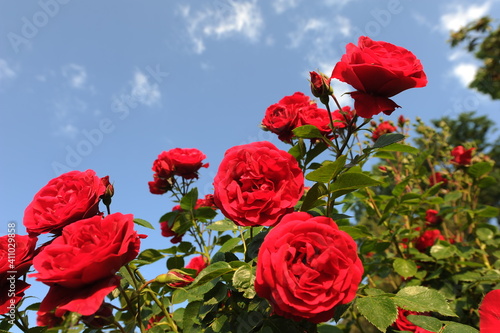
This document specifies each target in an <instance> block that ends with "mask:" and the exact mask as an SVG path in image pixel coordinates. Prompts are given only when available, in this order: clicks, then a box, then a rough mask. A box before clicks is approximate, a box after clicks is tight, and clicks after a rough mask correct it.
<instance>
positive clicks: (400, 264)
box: [392, 258, 417, 279]
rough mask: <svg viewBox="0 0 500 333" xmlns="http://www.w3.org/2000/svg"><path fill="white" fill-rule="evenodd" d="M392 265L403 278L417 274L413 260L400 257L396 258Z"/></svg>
mask: <svg viewBox="0 0 500 333" xmlns="http://www.w3.org/2000/svg"><path fill="white" fill-rule="evenodd" d="M392 267H394V270H395V271H396V273H398V274H399V275H401V276H402V277H404V278H405V279H407V278H409V277H412V276H415V274H417V265H416V264H415V262H413V260H405V259H402V258H396V260H394V262H393V263H392Z"/></svg>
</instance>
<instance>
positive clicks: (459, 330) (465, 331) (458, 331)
mask: <svg viewBox="0 0 500 333" xmlns="http://www.w3.org/2000/svg"><path fill="white" fill-rule="evenodd" d="M443 323H444V324H445V325H446V326H445V327H444V329H443V331H442V332H441V333H479V331H478V330H477V329H475V328H473V327H471V326H467V325H463V324H460V323H456V322H453V321H443ZM484 333H486V332H484Z"/></svg>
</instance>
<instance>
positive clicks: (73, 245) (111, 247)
mask: <svg viewBox="0 0 500 333" xmlns="http://www.w3.org/2000/svg"><path fill="white" fill-rule="evenodd" d="M133 219H134V218H133V216H132V215H131V214H127V215H123V214H121V213H115V214H111V215H108V216H106V217H104V218H103V217H101V216H94V217H92V218H89V219H84V220H81V221H78V222H75V223H73V224H70V225H68V226H66V227H65V228H64V229H63V231H62V234H61V236H59V237H57V238H56V239H54V241H53V242H52V243H50V244H49V245H47V246H46V247H45V248H43V250H42V251H41V252H40V253H39V254H38V255H37V256H36V257H35V259H34V260H33V266H34V267H35V269H36V270H37V273H35V274H31V275H30V277H35V278H36V279H37V280H38V281H41V282H43V283H45V284H47V285H48V286H50V290H49V292H48V293H47V295H46V296H45V298H44V299H43V301H42V303H41V305H40V310H39V316H42V317H43V315H44V314H45V313H47V312H51V311H52V310H55V315H56V316H58V317H60V316H62V315H63V314H64V313H65V312H66V311H72V312H77V313H80V314H81V315H84V316H89V315H92V314H94V313H95V312H96V311H97V310H98V309H99V307H100V306H101V304H102V302H103V300H104V297H106V295H107V294H109V293H110V292H111V291H113V290H114V289H115V288H116V287H117V286H118V285H119V283H120V281H119V280H120V279H119V277H118V276H117V275H115V273H116V272H117V271H118V270H119V269H120V267H122V266H123V265H124V264H126V263H128V262H129V261H131V260H132V259H134V258H135V257H136V256H137V254H138V252H139V246H140V238H143V237H145V236H142V235H138V234H137V232H136V231H134V221H133Z"/></svg>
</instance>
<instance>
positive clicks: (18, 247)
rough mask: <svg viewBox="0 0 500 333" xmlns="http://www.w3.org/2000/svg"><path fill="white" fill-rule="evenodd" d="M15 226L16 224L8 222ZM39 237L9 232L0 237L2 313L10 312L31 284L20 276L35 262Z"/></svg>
mask: <svg viewBox="0 0 500 333" xmlns="http://www.w3.org/2000/svg"><path fill="white" fill-rule="evenodd" d="M7 227H8V228H11V227H12V228H14V227H15V224H13V223H12V222H11V224H9V223H8V224H7ZM36 242H37V237H31V236H21V235H16V234H7V235H5V236H2V237H0V314H4V313H8V312H9V311H10V310H11V309H13V308H14V307H15V305H16V304H17V303H19V301H20V300H21V299H22V298H23V297H24V291H25V290H26V289H28V288H29V287H30V285H29V284H28V283H26V282H24V281H23V280H21V279H20V278H21V277H22V276H23V275H25V274H26V273H27V272H28V270H29V269H30V267H31V264H32V263H33V257H34V256H35V247H36ZM12 293H14V294H13V295H12Z"/></svg>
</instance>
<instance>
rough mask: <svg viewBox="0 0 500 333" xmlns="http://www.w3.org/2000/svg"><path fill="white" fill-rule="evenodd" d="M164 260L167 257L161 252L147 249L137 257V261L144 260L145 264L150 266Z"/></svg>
mask: <svg viewBox="0 0 500 333" xmlns="http://www.w3.org/2000/svg"><path fill="white" fill-rule="evenodd" d="M163 258H165V256H164V255H163V254H162V253H161V252H160V251H158V250H155V249H146V250H144V251H142V252H141V253H139V255H138V256H137V259H139V260H143V261H144V262H146V263H149V264H151V263H153V262H155V261H158V260H160V259H163Z"/></svg>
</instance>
